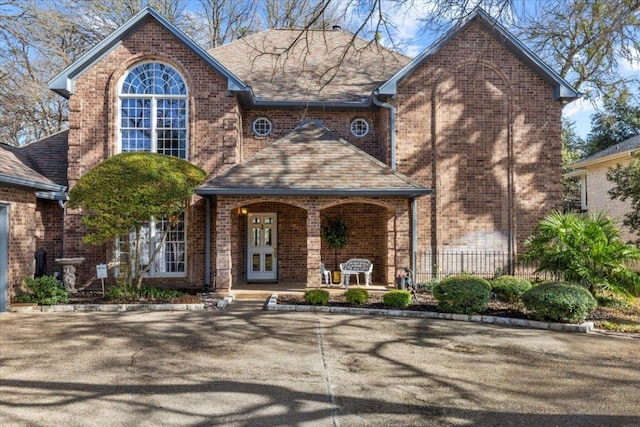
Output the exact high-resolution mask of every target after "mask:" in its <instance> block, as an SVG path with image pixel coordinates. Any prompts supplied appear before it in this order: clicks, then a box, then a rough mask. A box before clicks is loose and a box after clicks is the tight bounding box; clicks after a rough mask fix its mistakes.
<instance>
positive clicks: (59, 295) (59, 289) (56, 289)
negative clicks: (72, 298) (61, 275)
mask: <svg viewBox="0 0 640 427" xmlns="http://www.w3.org/2000/svg"><path fill="white" fill-rule="evenodd" d="M24 284H25V288H26V291H25V292H22V293H20V294H18V296H17V297H16V299H15V300H16V301H17V302H31V303H36V304H40V305H54V304H65V303H67V302H69V293H68V292H67V290H66V289H65V288H64V285H63V284H62V282H60V281H59V280H58V279H56V278H55V277H54V276H42V277H38V278H35V279H32V278H30V277H27V278H25V279H24Z"/></svg>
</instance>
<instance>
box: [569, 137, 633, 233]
mask: <svg viewBox="0 0 640 427" xmlns="http://www.w3.org/2000/svg"><path fill="white" fill-rule="evenodd" d="M638 149H640V135H636V136H634V137H631V138H629V139H627V140H625V141H622V142H620V143H618V144H615V145H613V146H611V147H609V148H606V149H604V150H602V151H599V152H597V153H595V154H592V155H591V156H589V157H587V158H585V159H582V160H580V161H578V162H576V163H574V164H572V165H570V166H569V168H570V169H571V172H569V173H567V174H565V176H566V177H567V178H576V179H578V180H579V183H580V208H581V209H582V210H583V211H606V212H607V214H608V215H609V216H610V217H612V218H613V219H615V220H616V221H617V222H618V224H619V226H620V232H621V236H622V238H623V240H625V241H629V240H634V241H635V240H638V235H637V234H635V233H632V232H631V230H629V229H628V228H627V227H625V226H624V225H622V220H623V219H624V215H625V214H626V213H627V212H629V210H630V209H631V204H630V202H629V201H626V202H623V201H620V200H618V199H615V200H612V199H611V197H610V196H609V190H610V189H611V188H612V187H613V183H612V182H611V181H609V180H608V179H607V172H608V171H609V169H611V168H614V167H616V166H617V165H622V166H625V165H628V164H629V163H631V162H632V161H633V160H634V158H633V157H632V154H633V153H634V152H635V151H637V150H638Z"/></svg>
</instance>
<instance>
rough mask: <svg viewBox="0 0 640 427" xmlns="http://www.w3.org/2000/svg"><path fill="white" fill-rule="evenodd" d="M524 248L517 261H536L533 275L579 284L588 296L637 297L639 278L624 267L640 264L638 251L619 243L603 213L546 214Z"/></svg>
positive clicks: (639, 288) (616, 229)
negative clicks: (519, 259) (551, 275)
mask: <svg viewBox="0 0 640 427" xmlns="http://www.w3.org/2000/svg"><path fill="white" fill-rule="evenodd" d="M525 246H527V248H528V252H527V253H525V254H523V255H522V257H523V258H524V259H528V260H532V261H535V262H537V263H538V269H537V270H536V272H548V273H551V274H553V275H555V276H556V277H558V278H560V279H562V280H564V281H567V282H577V283H580V284H581V285H583V286H585V287H586V288H588V289H589V292H591V294H592V295H593V296H594V297H595V296H596V295H597V294H601V293H603V292H612V293H615V294H619V295H623V296H625V297H628V298H630V297H632V296H633V295H636V296H637V295H640V275H639V274H638V273H636V272H634V271H632V270H630V269H629V268H628V265H630V264H631V263H633V262H634V261H638V260H640V249H638V248H636V247H635V246H633V245H630V244H627V243H625V242H623V241H622V239H621V238H620V231H619V230H618V227H617V226H616V223H615V221H614V220H613V219H611V218H609V217H608V216H607V215H606V213H604V212H588V213H587V214H578V213H574V212H567V213H562V212H552V213H550V214H549V215H547V217H546V218H544V219H543V220H542V221H540V223H539V224H538V226H537V227H536V230H535V231H534V233H533V235H532V236H531V237H530V238H529V239H527V241H526V242H525Z"/></svg>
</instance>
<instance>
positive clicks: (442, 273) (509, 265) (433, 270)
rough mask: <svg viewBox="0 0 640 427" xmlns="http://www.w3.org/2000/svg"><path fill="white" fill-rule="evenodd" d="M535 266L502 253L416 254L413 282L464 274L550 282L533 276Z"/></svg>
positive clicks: (546, 275)
mask: <svg viewBox="0 0 640 427" xmlns="http://www.w3.org/2000/svg"><path fill="white" fill-rule="evenodd" d="M537 268H538V267H537V265H536V263H534V262H531V261H526V260H523V259H521V258H518V257H517V256H515V255H510V254H508V253H506V252H482V251H444V252H431V251H425V252H416V271H415V275H416V282H417V283H427V282H431V281H433V280H441V279H443V278H445V277H449V276H454V275H457V274H462V273H467V274H474V275H477V276H481V277H484V278H487V279H491V278H493V277H496V276H501V275H507V274H508V275H513V276H516V277H522V278H524V279H528V280H554V279H555V278H554V277H553V276H552V275H551V274H549V273H535V271H536V269H537Z"/></svg>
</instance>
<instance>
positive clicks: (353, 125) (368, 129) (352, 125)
mask: <svg viewBox="0 0 640 427" xmlns="http://www.w3.org/2000/svg"><path fill="white" fill-rule="evenodd" d="M363 124H364V125H365V126H362V125H363ZM363 127H365V128H366V131H365V132H364V133H363V134H358V133H356V130H355V129H361V128H363ZM354 128H355V129H354ZM349 130H350V131H351V134H352V135H353V136H355V137H356V138H364V137H365V136H367V135H369V132H371V125H370V124H369V121H368V120H367V119H364V118H362V117H356V118H355V119H353V120H351V123H349Z"/></svg>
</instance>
